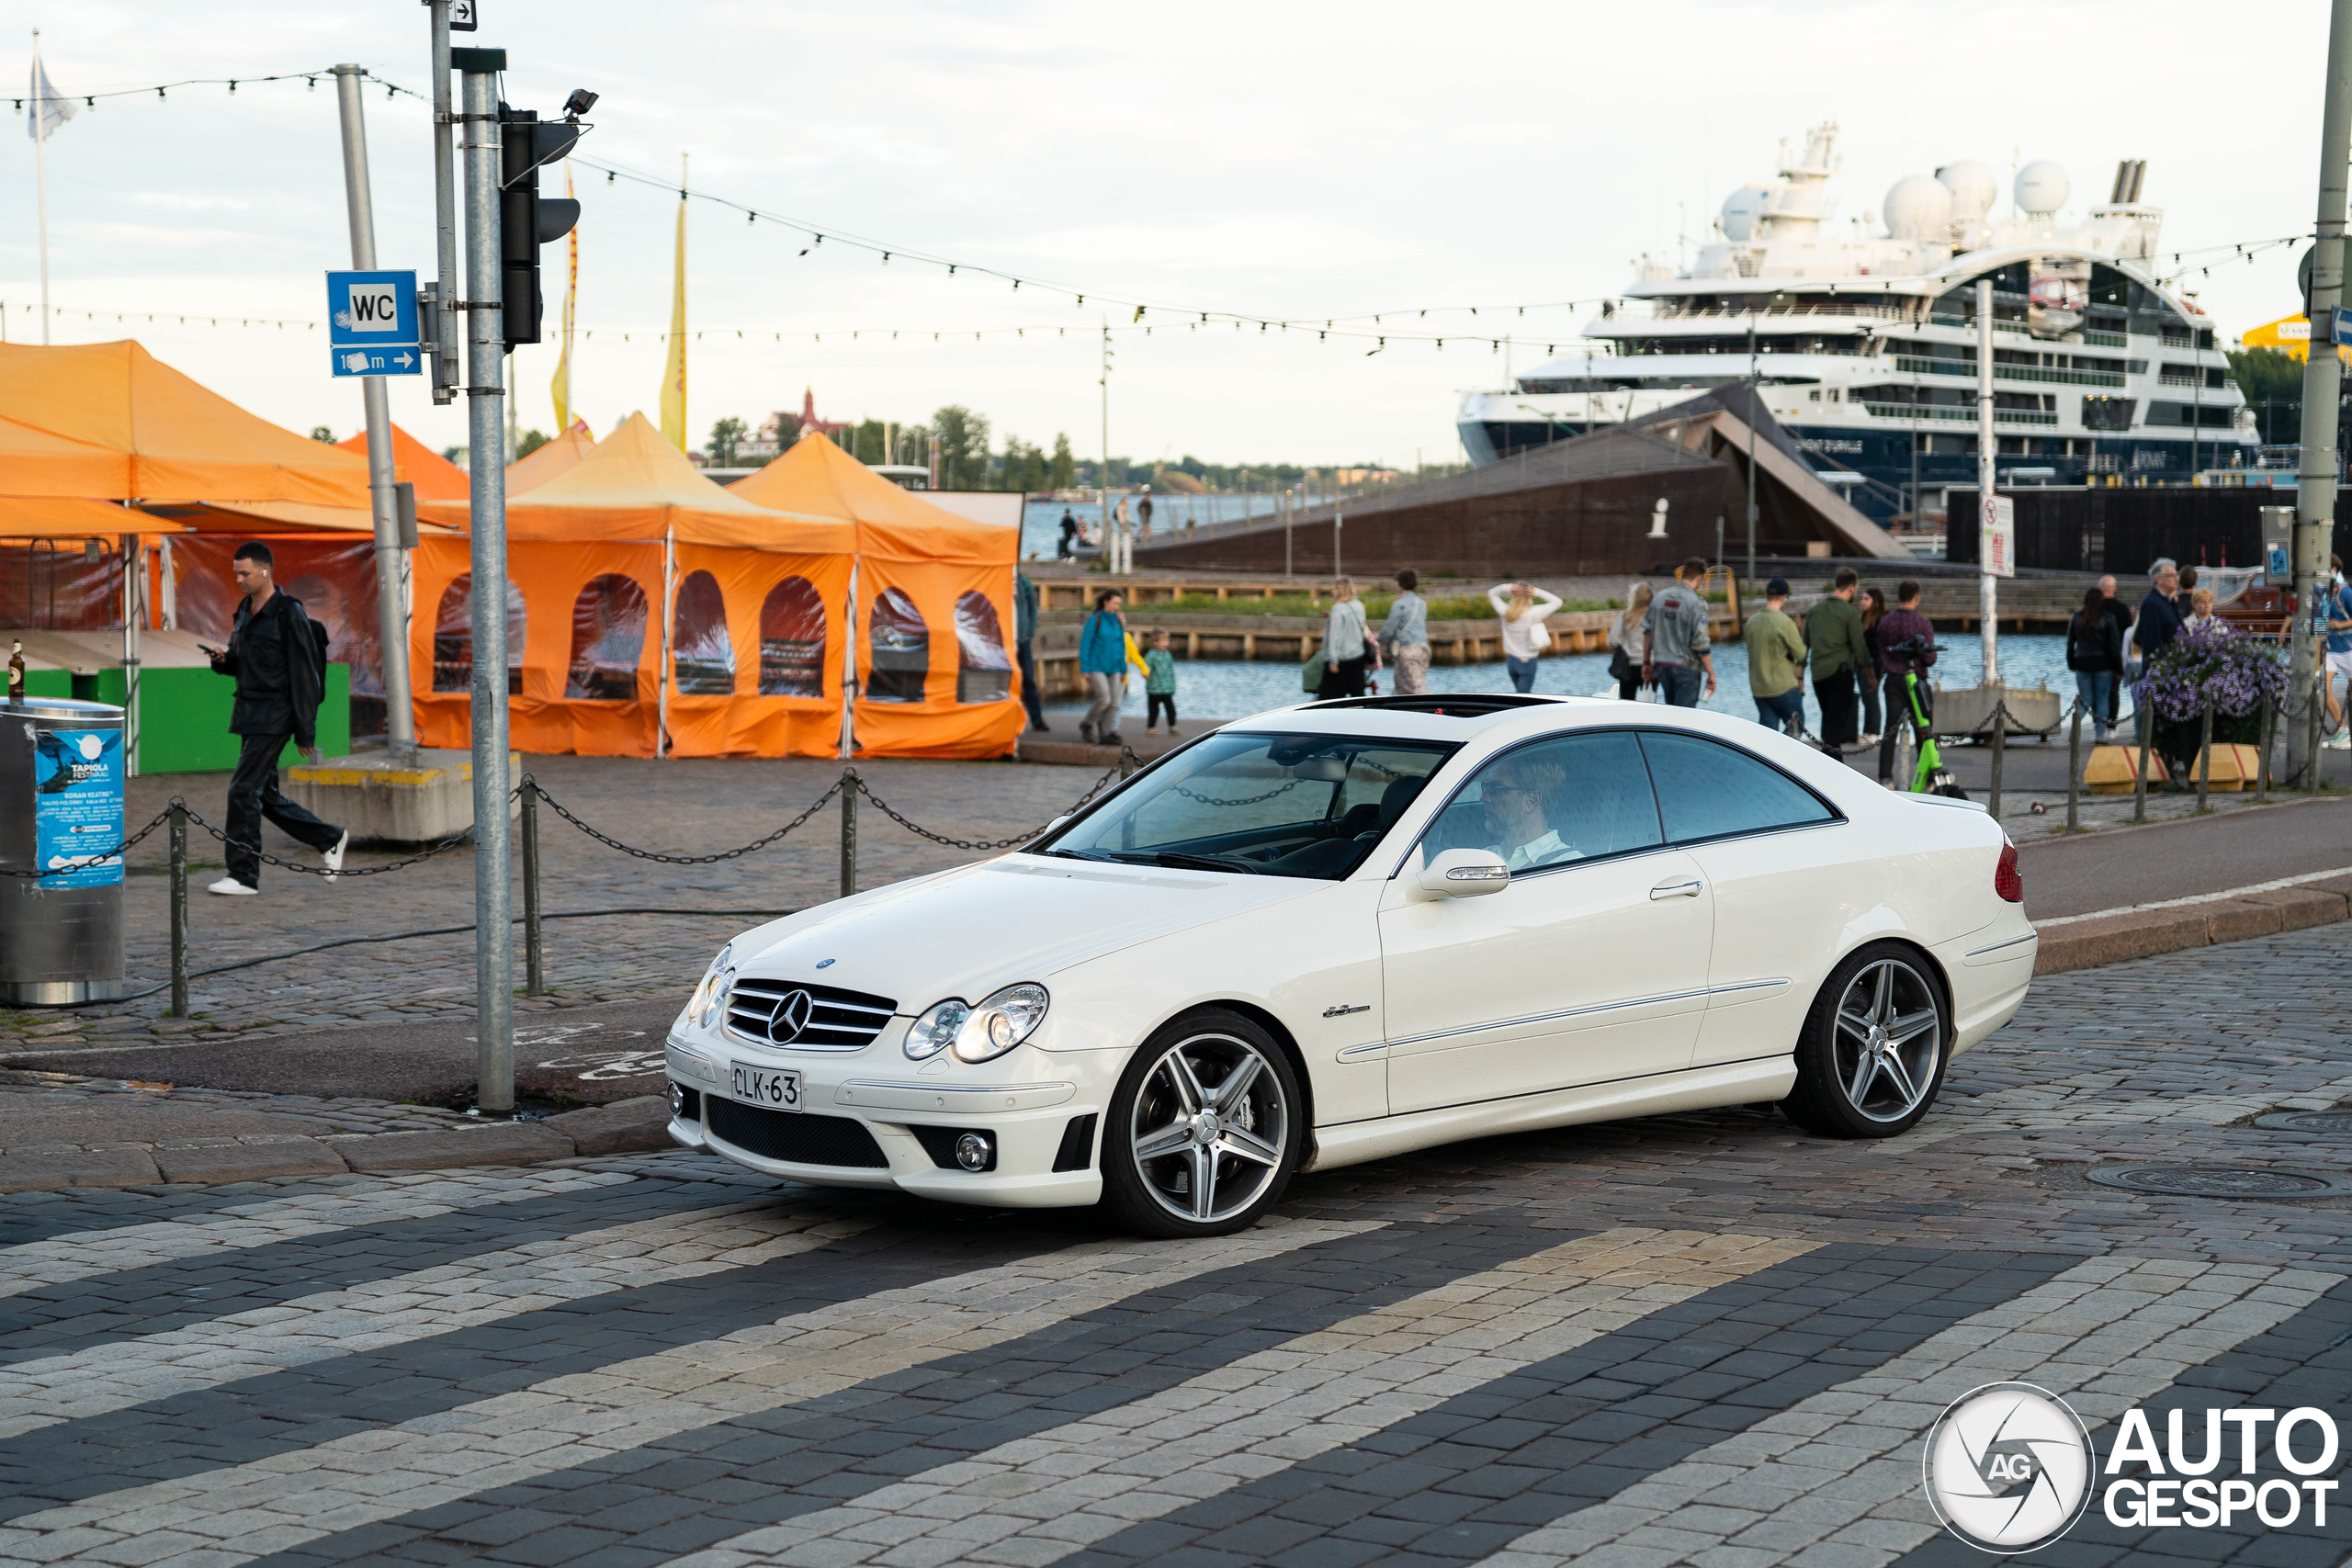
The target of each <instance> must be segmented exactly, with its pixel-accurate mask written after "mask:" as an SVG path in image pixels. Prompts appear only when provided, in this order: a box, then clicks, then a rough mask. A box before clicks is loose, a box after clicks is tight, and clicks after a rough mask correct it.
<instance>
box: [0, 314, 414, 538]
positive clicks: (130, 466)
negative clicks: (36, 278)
mask: <svg viewBox="0 0 2352 1568" xmlns="http://www.w3.org/2000/svg"><path fill="white" fill-rule="evenodd" d="M0 492H5V493H6V494H10V495H23V496H36V495H45V496H74V497H81V498H84V499H93V498H95V499H98V500H106V501H129V500H140V501H165V502H180V501H248V502H302V503H306V504H309V505H314V506H333V507H357V508H359V509H361V511H362V512H363V513H364V511H365V509H366V507H367V505H368V465H367V463H366V462H365V461H363V460H361V459H360V458H357V457H353V456H352V455H351V454H349V453H348V452H339V451H337V450H335V449H334V447H332V446H327V445H325V444H324V443H322V442H318V441H311V440H309V439H307V438H305V437H303V436H300V435H297V434H294V433H293V432H292V431H290V430H281V429H279V428H278V427H277V425H274V424H272V423H269V422H268V421H266V420H264V419H259V418H256V417H255V416H254V415H253V414H250V413H247V412H245V411H244V410H243V409H241V408H239V407H238V406H237V405H236V404H234V403H232V402H231V401H229V400H227V399H226V398H223V397H220V395H219V394H217V393H214V392H210V391H208V390H206V389H204V388H202V387H200V386H198V384H197V383H196V382H194V381H192V380H190V379H189V378H187V377H186V376H183V375H181V374H180V373H179V372H178V371H176V370H175V369H173V368H172V367H169V366H167V365H165V364H164V363H163V362H162V361H160V360H158V359H156V358H155V357H154V356H153V355H151V354H149V353H148V352H147V351H146V350H145V349H144V348H141V346H140V345H139V344H136V343H131V342H127V341H126V342H122V343H100V344H76V345H73V346H69V347H62V348H47V347H40V346H36V345H34V344H0Z"/></svg>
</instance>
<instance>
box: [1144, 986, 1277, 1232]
mask: <svg viewBox="0 0 2352 1568" xmlns="http://www.w3.org/2000/svg"><path fill="white" fill-rule="evenodd" d="M1299 1111H1300V1106H1299V1094H1298V1085H1297V1080H1296V1078H1295V1076H1294V1075H1293V1073H1292V1070H1291V1066H1290V1061H1289V1059H1288V1058H1287V1057H1286V1056H1285V1055H1283V1051H1282V1048H1281V1047H1280V1046H1278V1045H1276V1044H1275V1043H1274V1042H1273V1041H1272V1039H1271V1038H1270V1037H1269V1036H1268V1035H1267V1033H1266V1032H1265V1031H1264V1030H1263V1029H1261V1028H1260V1027H1259V1026H1258V1024H1256V1023H1255V1022H1253V1021H1250V1020H1249V1019H1246V1018H1243V1017H1241V1016H1239V1015H1238V1014H1236V1013H1229V1012H1224V1011H1215V1010H1213V1011H1206V1012H1199V1013H1194V1014H1193V1015H1192V1016H1190V1017H1188V1018H1182V1019H1178V1020H1176V1021H1174V1022H1173V1023H1171V1024H1170V1025H1169V1026H1168V1027H1166V1028H1164V1029H1162V1030H1160V1031H1159V1033H1158V1034H1156V1035H1154V1036H1153V1037H1152V1038H1151V1040H1150V1041H1149V1042H1148V1043H1146V1044H1145V1046H1144V1048H1143V1049H1142V1050H1141V1051H1139V1052H1137V1053H1136V1058H1135V1060H1134V1061H1132V1062H1130V1063H1129V1064H1128V1065H1127V1070H1126V1071H1125V1073H1124V1074H1122V1075H1121V1076H1120V1079H1119V1088H1118V1090H1117V1092H1116V1093H1115V1094H1114V1096H1113V1098H1112V1101H1111V1114H1110V1116H1109V1118H1108V1119H1107V1120H1108V1122H1109V1125H1108V1127H1107V1128H1106V1129H1105V1134H1106V1135H1105V1136H1104V1138H1103V1196H1104V1199H1105V1201H1107V1202H1109V1203H1110V1204H1111V1205H1112V1207H1113V1208H1114V1209H1115V1210H1117V1211H1118V1213H1119V1216H1120V1217H1121V1218H1122V1219H1123V1220H1125V1222H1126V1223H1127V1224H1130V1225H1132V1226H1134V1227H1135V1228H1136V1229H1137V1230H1140V1231H1143V1232H1145V1233H1147V1234H1148V1235H1160V1236H1191V1235H1226V1234H1227V1233H1229V1232H1232V1231H1238V1230H1242V1229H1246V1228H1247V1227H1248V1226H1250V1224H1254V1223H1256V1221H1257V1219H1258V1216H1259V1215H1261V1214H1262V1213H1265V1211H1266V1209H1267V1208H1268V1207H1269V1206H1270V1205H1272V1203H1273V1201H1275V1200H1276V1199H1277V1198H1279V1197H1281V1196H1282V1192H1283V1188H1284V1187H1285V1186H1287V1185H1288V1184H1289V1182H1290V1177H1291V1172H1292V1171H1293V1170H1294V1169H1295V1168H1297V1165H1298V1156H1299V1140H1300V1134H1301V1128H1300V1124H1299Z"/></svg>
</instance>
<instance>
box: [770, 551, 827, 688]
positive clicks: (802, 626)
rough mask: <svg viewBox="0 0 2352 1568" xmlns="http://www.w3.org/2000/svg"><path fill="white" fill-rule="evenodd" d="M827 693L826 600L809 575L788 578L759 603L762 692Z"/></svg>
mask: <svg viewBox="0 0 2352 1568" xmlns="http://www.w3.org/2000/svg"><path fill="white" fill-rule="evenodd" d="M824 694H825V602H824V600H822V599H821V598H820V597H818V594H817V590H816V587H815V585H814V584H812V583H810V582H809V580H808V579H807V578H805V577H787V578H786V579H785V580H784V581H782V582H779V583H777V584H776V585H775V587H774V588H772V589H770V590H769V591H768V596H767V599H766V601H765V602H764V603H763V604H761V605H760V695H762V696H763V697H821V696H823V695H824Z"/></svg>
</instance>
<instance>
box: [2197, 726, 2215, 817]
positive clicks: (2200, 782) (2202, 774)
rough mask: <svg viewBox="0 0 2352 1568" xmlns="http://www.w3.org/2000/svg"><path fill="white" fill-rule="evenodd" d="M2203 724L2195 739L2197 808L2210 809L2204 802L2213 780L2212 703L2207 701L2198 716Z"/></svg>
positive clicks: (2201, 809)
mask: <svg viewBox="0 0 2352 1568" xmlns="http://www.w3.org/2000/svg"><path fill="white" fill-rule="evenodd" d="M2199 719H2200V721H2201V723H2202V726H2203V730H2202V733H2201V734H2199V736H2198V739H2197V809H2198V810H2199V811H2200V812H2203V811H2208V810H2211V807H2208V806H2207V805H2206V804H2205V800H2206V793H2207V788H2208V786H2209V785H2211V784H2212V782H2213V705H2212V704H2211V702H2210V701H2209V702H2207V703H2206V704H2205V705H2204V711H2203V713H2202V714H2200V715H2199Z"/></svg>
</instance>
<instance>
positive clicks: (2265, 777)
mask: <svg viewBox="0 0 2352 1568" xmlns="http://www.w3.org/2000/svg"><path fill="white" fill-rule="evenodd" d="M2277 720H2278V709H2277V708H2275V707H2273V706H2271V705H2270V704H2269V703H2268V702H2267V700H2266V701H2265V702H2264V703H2263V705H2262V747H2261V750H2259V751H2258V752H2257V753H2256V757H2255V759H2254V798H2255V799H2256V800H2258V801H2259V800H2267V799H2269V798H2270V745H2271V741H2272V740H2273V739H2274V738H2275V737H2276V735H2277V731H2278V725H2277Z"/></svg>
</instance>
